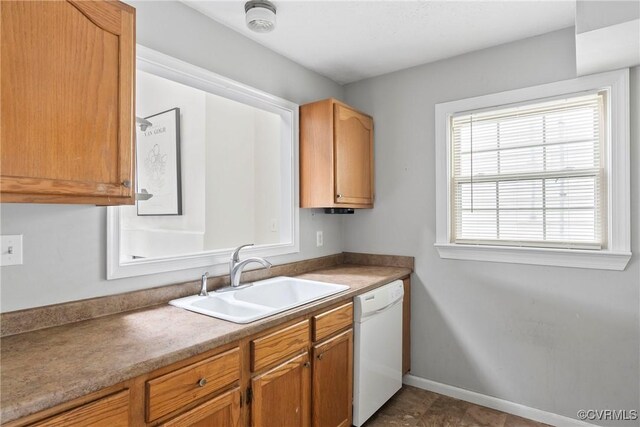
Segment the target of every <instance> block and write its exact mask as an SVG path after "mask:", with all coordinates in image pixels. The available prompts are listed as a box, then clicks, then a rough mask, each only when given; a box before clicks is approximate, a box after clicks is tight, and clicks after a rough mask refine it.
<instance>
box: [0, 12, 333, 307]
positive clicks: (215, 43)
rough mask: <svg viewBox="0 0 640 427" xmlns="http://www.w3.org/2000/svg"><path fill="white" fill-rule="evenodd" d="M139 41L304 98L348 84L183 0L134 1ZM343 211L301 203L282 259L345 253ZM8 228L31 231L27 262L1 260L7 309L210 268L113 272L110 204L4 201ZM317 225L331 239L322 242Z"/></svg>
mask: <svg viewBox="0 0 640 427" xmlns="http://www.w3.org/2000/svg"><path fill="white" fill-rule="evenodd" d="M131 4H132V5H133V6H134V7H136V9H137V37H138V43H139V44H142V45H144V46H147V47H150V48H152V49H155V50H158V51H161V52H163V53H166V54H168V55H171V56H174V57H176V58H179V59H182V60H184V61H186V62H190V63H192V64H195V65H198V66H200V67H203V68H207V69H209V70H211V71H214V72H216V73H218V74H221V75H223V76H225V77H228V78H231V79H233V80H236V81H239V82H241V83H244V84H247V85H250V86H253V87H256V88H258V89H261V90H263V91H265V92H268V93H271V94H274V95H277V96H279V97H282V98H285V99H288V100H290V101H293V102H296V103H299V104H302V103H305V102H309V101H314V100H317V99H322V98H328V97H331V96H333V97H338V98H343V95H344V90H343V88H342V87H341V86H340V85H338V84H336V83H334V82H332V81H331V80H329V79H327V78H325V77H322V76H320V75H318V74H316V73H314V72H311V71H309V70H307V69H305V68H303V67H302V66H300V65H298V64H296V63H294V62H292V61H290V60H288V59H286V58H284V57H282V56H280V55H278V54H276V53H274V52H272V51H270V50H268V49H265V48H264V47H262V46H260V45H259V44H257V43H255V42H253V41H251V40H249V39H247V38H246V37H244V36H241V35H240V34H238V33H236V32H234V31H232V30H230V29H228V28H227V27H224V26H222V25H220V24H218V23H216V22H214V21H212V20H211V19H209V18H207V17H205V16H204V15H202V14H200V13H198V12H196V11H194V10H193V9H191V8H189V7H187V6H185V5H183V4H181V3H178V2H131ZM340 222H341V220H340V218H339V217H335V216H333V217H332V216H328V215H324V214H322V213H319V211H316V210H313V211H312V210H309V209H302V210H301V211H300V247H301V250H300V253H298V254H295V255H288V256H283V257H278V258H277V259H276V262H277V263H282V262H288V261H294V260H299V259H306V258H314V257H317V256H322V255H328V254H333V253H338V252H340V251H341V250H342V241H341V235H340ZM0 223H1V229H0V232H1V233H2V234H23V235H24V265H21V266H10V267H2V268H1V269H0V272H1V273H0V280H1V281H2V286H1V291H0V310H1V311H3V312H6V311H13V310H18V309H22V308H27V307H35V306H41V305H47V304H54V303H59V302H64V301H71V300H78V299H84V298H90V297H96V296H101V295H108V294H115V293H120V292H125V291H129V290H135V289H141V288H147V287H154V286H160V285H163V284H170V283H176V282H181V281H187V280H194V279H197V278H198V277H199V275H200V274H201V273H202V272H204V271H205V269H197V270H187V271H181V272H174V273H166V274H158V275H152V276H142V277H137V278H131V279H120V280H111V281H107V280H106V209H105V208H100V207H95V206H63V205H51V206H49V205H31V204H7V203H5V204H2V206H1V214H0ZM316 230H323V231H324V246H323V247H321V248H316V246H315V236H316Z"/></svg>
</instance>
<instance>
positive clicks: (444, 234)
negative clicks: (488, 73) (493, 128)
mask: <svg viewBox="0 0 640 427" xmlns="http://www.w3.org/2000/svg"><path fill="white" fill-rule="evenodd" d="M600 89H608V90H609V95H610V103H609V104H610V105H609V111H608V116H609V117H610V118H611V126H610V127H609V129H608V131H609V135H608V138H607V144H608V145H607V156H606V158H605V162H606V168H605V169H606V171H605V182H607V183H608V186H609V187H608V191H607V197H608V200H607V209H608V212H607V218H609V223H608V228H607V236H608V247H607V248H605V249H602V250H593V251H585V250H578V249H575V250H574V249H565V250H561V251H559V250H557V249H546V248H526V250H525V249H523V248H519V247H508V249H506V248H505V247H502V246H488V245H482V246H481V245H461V244H455V243H452V239H451V218H450V213H451V191H450V186H449V178H450V176H451V160H450V159H451V153H450V135H449V120H450V117H451V116H452V115H453V114H455V113H460V112H469V111H476V110H480V109H486V108H497V107H503V106H506V105H510V104H516V103H522V102H527V101H535V100H543V99H547V98H552V97H558V96H563V95H569V94H576V93H581V92H588V91H593V90H600ZM629 114H630V113H629V70H628V69H622V70H617V71H610V72H607V73H601V74H594V75H589V76H584V77H579V78H576V79H572V80H564V81H560V82H555V83H549V84H544V85H540V86H532V87H528V88H524V89H516V90H511V91H506V92H500V93H495V94H490V95H484V96H478V97H475V98H468V99H461V100H458V101H451V102H445V103H441V104H436V108H435V128H436V132H435V151H436V156H435V159H436V164H435V169H436V243H435V247H436V249H437V250H438V253H439V254H440V257H441V258H447V259H460V260H478V261H491V262H509V263H521V264H536V265H555V266H566V267H581V268H596V269H607V270H624V269H625V268H626V265H627V263H628V262H629V259H630V258H631V201H630V200H631V182H630V181H631V179H630V164H631V153H630V146H629V139H630V135H629V134H630V128H629Z"/></svg>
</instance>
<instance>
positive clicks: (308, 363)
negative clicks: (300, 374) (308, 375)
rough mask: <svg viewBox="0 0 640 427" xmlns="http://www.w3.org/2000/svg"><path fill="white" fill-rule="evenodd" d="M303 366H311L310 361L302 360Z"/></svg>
mask: <svg viewBox="0 0 640 427" xmlns="http://www.w3.org/2000/svg"><path fill="white" fill-rule="evenodd" d="M303 366H304V367H305V368H308V367H309V366H311V363H310V362H304V365H303Z"/></svg>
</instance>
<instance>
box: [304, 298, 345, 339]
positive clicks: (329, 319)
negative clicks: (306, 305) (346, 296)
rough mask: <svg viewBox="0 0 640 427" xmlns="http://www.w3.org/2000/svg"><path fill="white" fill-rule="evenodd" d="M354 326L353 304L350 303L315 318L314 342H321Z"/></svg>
mask: <svg viewBox="0 0 640 427" xmlns="http://www.w3.org/2000/svg"><path fill="white" fill-rule="evenodd" d="M352 324H353V303H352V302H350V303H348V304H345V305H341V306H340V307H336V308H334V309H333V310H329V311H327V312H324V313H322V314H318V315H317V316H313V341H320V340H321V339H324V338H326V337H328V336H329V335H331V334H333V333H335V332H337V331H339V330H340V329H343V328H346V327H347V326H351V325H352Z"/></svg>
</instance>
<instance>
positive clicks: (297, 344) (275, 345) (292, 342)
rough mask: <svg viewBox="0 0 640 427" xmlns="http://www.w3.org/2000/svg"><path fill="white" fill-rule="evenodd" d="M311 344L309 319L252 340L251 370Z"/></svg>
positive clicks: (260, 367)
mask: <svg viewBox="0 0 640 427" xmlns="http://www.w3.org/2000/svg"><path fill="white" fill-rule="evenodd" d="M308 345H309V321H308V320H304V321H302V322H299V323H296V324H295V325H291V326H289V327H287V328H285V329H282V330H280V331H277V332H274V333H272V334H269V335H267V336H264V337H262V338H258V339H255V340H253V341H251V370H252V371H258V370H260V369H262V368H264V367H266V366H269V365H271V364H272V363H275V362H277V361H279V360H282V359H284V358H285V357H287V356H289V355H290V354H293V353H297V352H299V351H300V350H302V349H304V348H305V347H307V346H308Z"/></svg>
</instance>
